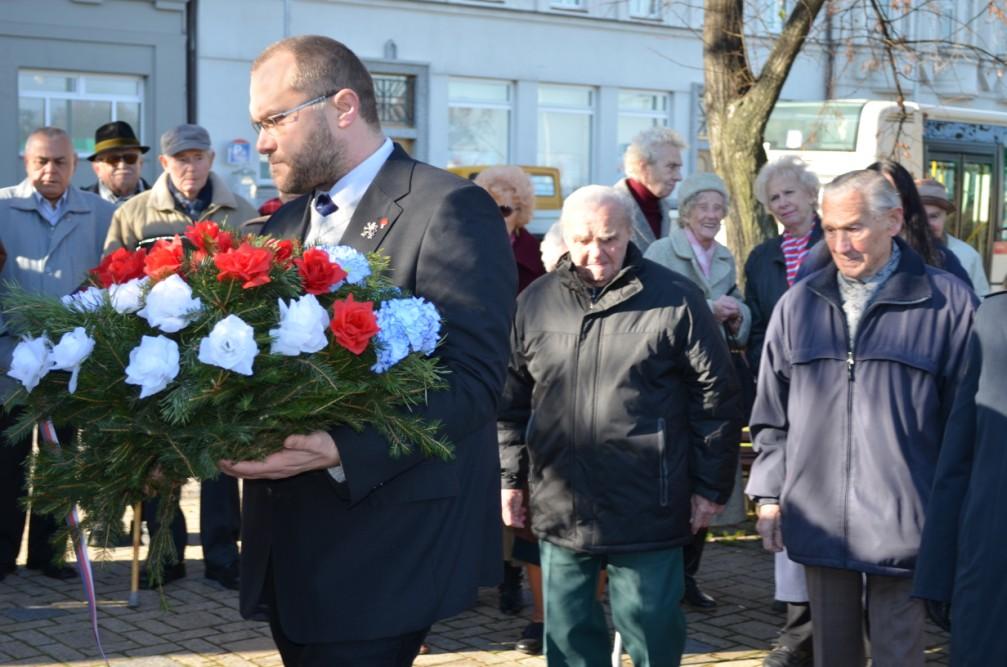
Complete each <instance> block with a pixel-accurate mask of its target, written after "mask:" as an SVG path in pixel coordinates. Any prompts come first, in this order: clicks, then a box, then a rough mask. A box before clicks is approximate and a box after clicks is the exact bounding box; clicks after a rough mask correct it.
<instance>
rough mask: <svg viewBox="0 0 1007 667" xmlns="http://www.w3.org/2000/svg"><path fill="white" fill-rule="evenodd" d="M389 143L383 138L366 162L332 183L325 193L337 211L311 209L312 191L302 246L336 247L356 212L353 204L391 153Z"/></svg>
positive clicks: (360, 197) (388, 140)
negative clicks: (306, 229)
mask: <svg viewBox="0 0 1007 667" xmlns="http://www.w3.org/2000/svg"><path fill="white" fill-rule="evenodd" d="M392 149H393V145H392V140H391V139H388V138H386V139H385V141H384V143H382V144H381V146H379V147H378V149H377V150H376V151H374V152H373V153H371V154H370V156H369V157H367V159H365V160H364V161H363V162H361V163H360V164H358V165H357V166H356V167H354V168H353V169H352V170H350V172H349V173H347V174H346V175H345V176H343V177H342V178H340V179H339V180H338V181H336V184H335V185H333V186H332V189H331V190H329V193H328V194H329V197H331V198H332V203H333V204H335V205H336V206H337V207H338V208H337V209H336V211H335V212H334V213H330V214H329V215H326V216H323V215H322V214H321V213H319V212H318V211H317V210H316V209H315V197H316V196H317V195H318V192H317V191H316V192H315V193H314V195H312V197H311V222H310V224H309V226H308V235H307V238H305V241H304V244H305V245H308V246H311V245H323V244H325V245H339V242H340V241H341V240H342V238H343V233H344V232H345V231H346V228H347V226H349V224H350V218H352V217H353V212H354V211H355V210H357V204H359V203H360V200H361V199H363V198H364V193H365V192H367V188H369V187H371V183H373V182H374V179H375V178H376V177H377V175H378V172H379V171H381V167H382V166H384V164H385V161H387V160H388V157H389V156H390V155H391V154H392Z"/></svg>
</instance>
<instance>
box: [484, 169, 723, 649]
mask: <svg viewBox="0 0 1007 667" xmlns="http://www.w3.org/2000/svg"><path fill="white" fill-rule="evenodd" d="M630 206H632V203H631V202H629V201H628V200H627V199H626V197H625V195H622V194H620V193H619V192H617V191H616V190H615V189H613V188H609V187H604V186H600V185H593V186H588V187H585V188H581V189H580V190H577V191H576V192H574V193H573V194H571V195H570V196H569V197H568V198H567V200H566V202H565V203H564V204H563V211H562V213H561V215H560V225H561V228H562V230H563V239H564V241H565V243H566V246H567V249H568V252H567V254H566V255H564V256H563V257H562V258H561V259H560V261H559V264H558V265H557V267H556V269H555V270H554V271H553V272H552V273H549V274H547V275H545V276H543V277H542V278H539V279H538V280H536V281H535V282H534V283H532V284H531V285H530V286H529V287H528V288H527V289H526V290H525V291H524V292H522V293H521V296H520V297H519V298H518V307H517V314H516V316H515V320H514V326H513V330H512V334H511V361H510V366H509V369H508V376H507V384H506V387H505V389H504V397H503V408H502V409H501V411H500V414H499V417H498V420H497V436H498V439H499V444H500V454H501V463H502V467H503V483H502V487H503V490H502V492H501V505H502V511H503V516H504V523H505V524H507V525H511V526H523V525H524V523H525V520H526V517H525V516H524V511H523V509H522V502H523V500H524V499H523V497H522V496H523V492H522V491H521V488H522V485H523V483H524V482H526V481H527V483H528V485H529V486H530V488H531V502H530V513H531V517H532V520H531V528H532V531H533V532H534V533H535V535H536V536H537V537H538V538H539V547H540V552H541V557H542V574H543V597H544V598H545V655H546V659H547V660H548V662H549V665H550V666H554V665H567V664H570V665H583V664H600V663H599V662H598V661H599V656H607V655H609V653H610V652H611V647H610V641H609V635H608V630H607V628H606V625H605V615H604V613H603V611H602V608H601V605H600V603H599V602H598V601H597V599H596V597H595V590H596V588H597V580H598V576H599V572H600V571H601V569H602V568H605V569H607V571H608V576H609V582H610V584H609V586H610V588H609V590H610V599H611V604H612V619H613V622H614V623H615V627H616V629H617V630H618V631H619V633H620V634H621V635H622V637H623V640H624V642H625V647H626V650H627V652H628V653H629V654H630V656H631V657H632V659H633V664H636V665H651V666H654V667H656V666H658V665H677V664H679V660H680V658H681V655H682V650H683V647H684V643H685V617H684V615H683V614H682V611H681V609H680V608H679V604H678V603H679V600H680V599H681V597H682V591H683V581H684V579H683V564H682V546H683V545H685V544H688V543H689V542H690V541H691V539H692V535H693V534H694V533H695V532H696V531H698V530H699V529H701V528H702V527H704V526H706V525H707V524H708V523H709V521H710V519H711V518H712V517H713V516H714V515H715V514H717V513H718V512H720V511H721V510H722V509H723V505H724V503H726V502H727V499H728V497H729V495H730V493H731V489H732V486H733V481H734V469H735V465H736V464H737V456H738V440H739V435H740V434H739V418H740V408H741V406H740V400H739V399H740V395H739V387H738V383H737V379H736V378H735V375H734V368H733V366H732V364H731V360H730V355H729V353H728V350H727V346H726V344H725V343H724V339H723V336H721V335H720V332H719V330H718V325H717V323H716V322H715V321H714V319H713V316H712V315H711V314H710V309H709V307H708V306H707V304H706V300H705V298H704V297H703V295H702V293H700V291H699V290H698V289H697V288H696V287H695V286H694V285H693V284H692V283H691V282H690V281H689V280H687V279H686V278H685V277H683V276H680V275H678V274H677V273H674V272H672V271H669V270H668V269H665V268H664V267H662V266H660V265H659V264H656V263H654V262H652V261H650V260H648V259H644V258H643V255H642V254H641V252H640V250H639V249H638V248H637V247H636V246H635V245H634V244H633V243H631V242H630V236H631V234H632V228H631V209H630V208H629V207H630Z"/></svg>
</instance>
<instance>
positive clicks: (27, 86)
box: [18, 69, 143, 156]
mask: <svg viewBox="0 0 1007 667" xmlns="http://www.w3.org/2000/svg"><path fill="white" fill-rule="evenodd" d="M142 118H143V78H142V77H138V76H125V75H114V74H85V73H80V72H55V71H51V70H26V69H23V70H19V71H18V141H19V146H20V148H21V149H23V148H24V142H25V141H26V140H27V138H28V135H29V134H31V132H32V130H35V129H37V128H39V127H45V126H51V127H59V128H62V129H64V130H66V132H67V134H69V135H70V138H71V140H72V141H73V147H74V150H76V151H77V154H78V155H81V156H86V155H90V154H91V153H92V152H94V131H95V130H96V129H98V127H99V126H101V125H104V124H105V123H108V122H110V121H113V120H124V121H126V122H127V123H129V124H130V125H131V126H132V127H133V131H134V132H136V134H137V136H138V137H139V138H140V142H141V143H143V123H142V120H141V119H142Z"/></svg>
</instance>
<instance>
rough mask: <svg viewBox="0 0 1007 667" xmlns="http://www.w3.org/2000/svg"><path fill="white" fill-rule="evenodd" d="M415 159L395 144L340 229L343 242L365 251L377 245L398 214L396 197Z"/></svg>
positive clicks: (405, 189) (401, 194)
mask: <svg viewBox="0 0 1007 667" xmlns="http://www.w3.org/2000/svg"><path fill="white" fill-rule="evenodd" d="M414 164H415V161H414V160H413V159H412V158H411V157H409V155H408V154H407V153H406V152H405V151H404V150H402V147H401V146H399V145H398V144H395V149H394V150H393V151H392V154H391V155H390V156H389V157H388V160H387V161H385V164H384V165H382V167H381V170H380V171H379V172H378V175H377V176H376V177H375V178H374V182H373V183H371V187H369V188H367V192H365V193H364V198H363V199H361V200H360V203H359V204H358V205H357V208H356V210H355V211H353V216H352V217H351V218H350V224H349V225H347V227H346V231H345V232H343V238H342V243H343V245H348V246H351V247H353V248H355V249H357V250H359V251H360V252H363V253H368V252H373V251H375V250H377V249H378V247H379V246H380V245H381V242H382V241H383V240H384V238H385V235H387V234H388V232H389V230H391V228H392V226H393V225H394V224H395V222H396V221H397V220H398V219H399V216H400V215H402V207H401V206H399V204H398V200H399V199H402V197H404V196H406V195H407V194H409V188H410V184H411V181H412V172H413V165H414Z"/></svg>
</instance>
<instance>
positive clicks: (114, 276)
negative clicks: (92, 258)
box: [91, 248, 147, 287]
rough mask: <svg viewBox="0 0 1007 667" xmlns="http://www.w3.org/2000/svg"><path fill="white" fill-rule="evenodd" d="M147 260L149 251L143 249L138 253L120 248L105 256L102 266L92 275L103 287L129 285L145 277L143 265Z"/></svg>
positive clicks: (93, 270)
mask: <svg viewBox="0 0 1007 667" xmlns="http://www.w3.org/2000/svg"><path fill="white" fill-rule="evenodd" d="M146 258H147V251H146V250H144V249H143V248H141V249H139V250H137V251H136V252H130V251H128V250H126V249H125V248H119V249H118V250H116V251H115V252H113V253H110V254H108V255H105V257H103V258H102V260H101V264H99V265H98V266H96V267H95V268H93V269H91V275H92V276H94V279H95V280H97V281H98V284H99V285H101V286H102V287H110V286H111V285H120V284H122V283H128V282H129V281H130V280H132V279H133V278H142V277H143V263H144V260H145V259H146Z"/></svg>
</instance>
